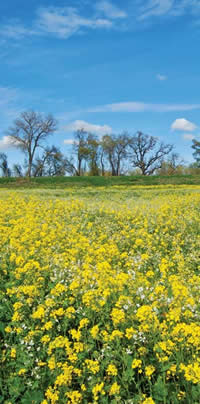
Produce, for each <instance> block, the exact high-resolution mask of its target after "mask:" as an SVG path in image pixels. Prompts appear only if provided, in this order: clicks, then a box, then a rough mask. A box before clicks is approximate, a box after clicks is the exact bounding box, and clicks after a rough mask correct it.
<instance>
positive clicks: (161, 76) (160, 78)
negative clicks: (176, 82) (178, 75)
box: [156, 74, 168, 81]
mask: <svg viewBox="0 0 200 404" xmlns="http://www.w3.org/2000/svg"><path fill="white" fill-rule="evenodd" d="M156 78H157V80H159V81H165V80H167V78H168V77H167V76H165V75H164V74H157V75H156Z"/></svg>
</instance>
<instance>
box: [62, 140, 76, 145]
mask: <svg viewBox="0 0 200 404" xmlns="http://www.w3.org/2000/svg"><path fill="white" fill-rule="evenodd" d="M63 143H64V144H67V145H72V144H74V139H64V141H63Z"/></svg>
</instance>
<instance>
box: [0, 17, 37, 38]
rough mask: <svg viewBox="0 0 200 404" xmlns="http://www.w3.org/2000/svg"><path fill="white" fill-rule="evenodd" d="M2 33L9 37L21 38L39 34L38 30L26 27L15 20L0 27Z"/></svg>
mask: <svg viewBox="0 0 200 404" xmlns="http://www.w3.org/2000/svg"><path fill="white" fill-rule="evenodd" d="M0 34H1V36H3V37H6V38H8V39H21V38H23V37H25V36H29V35H38V32H37V31H35V30H33V29H30V28H26V27H24V26H23V25H22V24H21V23H20V22H18V21H16V20H15V21H13V22H12V21H10V23H9V24H5V25H2V26H1V27H0Z"/></svg>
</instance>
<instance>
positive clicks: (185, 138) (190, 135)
mask: <svg viewBox="0 0 200 404" xmlns="http://www.w3.org/2000/svg"><path fill="white" fill-rule="evenodd" d="M194 137H196V136H195V135H192V133H184V134H183V139H184V140H192V139H194Z"/></svg>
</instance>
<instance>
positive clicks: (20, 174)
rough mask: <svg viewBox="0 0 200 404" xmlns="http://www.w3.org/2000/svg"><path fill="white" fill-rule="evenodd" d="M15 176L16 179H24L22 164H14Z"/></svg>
mask: <svg viewBox="0 0 200 404" xmlns="http://www.w3.org/2000/svg"><path fill="white" fill-rule="evenodd" d="M13 174H14V176H15V177H23V171H22V167H21V165H20V164H18V163H17V164H14V166H13Z"/></svg>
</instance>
